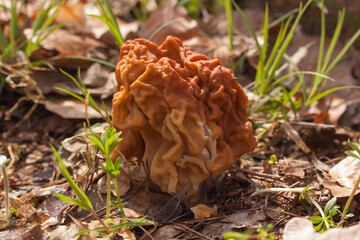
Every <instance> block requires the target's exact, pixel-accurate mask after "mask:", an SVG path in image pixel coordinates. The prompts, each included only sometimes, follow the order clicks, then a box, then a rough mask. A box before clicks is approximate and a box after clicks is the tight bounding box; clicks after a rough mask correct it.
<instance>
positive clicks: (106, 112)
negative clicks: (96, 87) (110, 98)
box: [101, 99, 111, 125]
mask: <svg viewBox="0 0 360 240" xmlns="http://www.w3.org/2000/svg"><path fill="white" fill-rule="evenodd" d="M101 104H102V107H103V109H104V112H105V116H106V120H107V122H108V123H109V125H111V117H110V115H109V112H108V110H107V108H106V105H105V102H104V100H103V99H101Z"/></svg>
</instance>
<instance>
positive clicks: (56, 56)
mask: <svg viewBox="0 0 360 240" xmlns="http://www.w3.org/2000/svg"><path fill="white" fill-rule="evenodd" d="M24 34H25V35H28V36H29V34H31V29H29V31H28V30H27V29H25V30H24ZM100 47H104V45H103V44H102V43H101V42H99V41H97V40H95V39H92V38H90V37H88V36H86V35H84V34H83V35H75V34H72V33H70V32H69V31H66V30H64V29H57V30H55V31H54V32H52V33H51V34H50V35H49V36H48V37H47V38H45V39H44V40H43V41H42V42H41V48H40V49H38V50H36V51H35V52H34V53H33V54H32V55H31V58H30V59H31V60H32V61H40V60H43V61H49V62H51V63H52V64H53V65H54V66H57V67H61V68H68V69H77V68H78V67H80V68H87V67H89V66H90V65H91V64H92V62H91V61H88V60H82V59H69V58H64V57H67V56H81V57H84V56H88V53H89V52H90V50H93V49H95V48H100Z"/></svg>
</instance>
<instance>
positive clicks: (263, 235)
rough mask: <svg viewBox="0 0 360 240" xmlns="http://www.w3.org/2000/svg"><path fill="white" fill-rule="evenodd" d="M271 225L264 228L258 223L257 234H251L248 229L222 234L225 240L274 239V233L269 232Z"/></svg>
mask: <svg viewBox="0 0 360 240" xmlns="http://www.w3.org/2000/svg"><path fill="white" fill-rule="evenodd" d="M272 227H273V225H272V224H268V225H267V226H266V228H264V227H263V226H262V225H261V224H260V223H259V224H258V227H257V229H256V232H257V234H252V233H251V232H250V231H245V232H244V233H240V232H228V233H225V234H224V236H223V237H224V239H226V240H246V239H258V240H274V239H275V235H274V234H272V233H270V231H271V229H272Z"/></svg>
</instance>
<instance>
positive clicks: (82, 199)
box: [50, 135, 151, 237]
mask: <svg viewBox="0 0 360 240" xmlns="http://www.w3.org/2000/svg"><path fill="white" fill-rule="evenodd" d="M111 136H113V135H111ZM105 138H106V136H105ZM115 138H117V137H115ZM50 146H51V149H52V150H53V152H54V154H55V158H54V162H55V165H56V166H58V168H59V169H60V171H61V173H62V175H63V176H64V177H65V179H66V180H67V182H68V183H69V184H70V187H71V189H72V190H73V191H74V192H75V194H76V196H77V199H73V198H70V197H68V196H65V195H63V194H60V193H55V194H54V195H55V196H56V197H58V198H60V199H61V200H62V201H64V202H67V203H70V204H75V205H77V206H79V207H81V208H82V209H85V210H88V211H90V212H91V214H92V215H93V216H94V217H95V218H96V219H97V220H98V221H99V222H100V224H101V225H102V226H103V227H97V228H94V229H87V230H84V231H81V232H78V233H77V234H75V235H74V237H75V236H79V235H82V234H85V233H87V232H90V231H97V232H107V233H109V232H113V231H115V230H118V229H122V228H129V227H133V226H145V225H149V224H151V223H149V222H144V221H143V220H144V219H145V217H146V216H144V217H143V218H140V219H139V220H137V221H136V222H128V221H124V222H122V223H120V224H116V225H111V226H108V225H106V224H105V222H104V221H103V220H102V219H101V218H100V216H99V215H98V214H97V213H96V212H95V211H94V209H93V206H92V204H91V202H90V199H89V198H88V196H87V195H86V194H85V193H84V192H83V191H82V190H81V189H80V187H79V186H78V185H77V184H76V183H75V181H74V180H73V179H72V177H71V175H70V173H69V171H68V170H67V168H66V167H65V165H64V163H63V161H62V159H61V157H60V155H59V153H58V152H57V151H56V149H55V148H54V147H53V146H52V145H50ZM105 149H108V150H110V147H108V146H106V147H105V148H104V150H105ZM115 175H116V174H115ZM118 206H119V202H118ZM122 213H123V212H122ZM122 216H123V214H122Z"/></svg>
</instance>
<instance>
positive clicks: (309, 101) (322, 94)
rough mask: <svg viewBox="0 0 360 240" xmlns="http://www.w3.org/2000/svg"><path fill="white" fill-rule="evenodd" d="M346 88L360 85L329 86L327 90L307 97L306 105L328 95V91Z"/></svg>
mask: <svg viewBox="0 0 360 240" xmlns="http://www.w3.org/2000/svg"><path fill="white" fill-rule="evenodd" d="M347 88H359V89H360V87H357V86H343V87H336V88H331V89H329V90H326V91H324V92H322V93H320V94H318V95H316V96H314V97H313V98H311V99H310V98H309V99H308V101H307V102H306V104H305V105H306V106H309V105H310V104H312V103H313V102H315V101H317V100H320V99H321V98H323V97H325V96H327V95H329V94H330V93H333V92H336V91H339V90H342V89H347Z"/></svg>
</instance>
